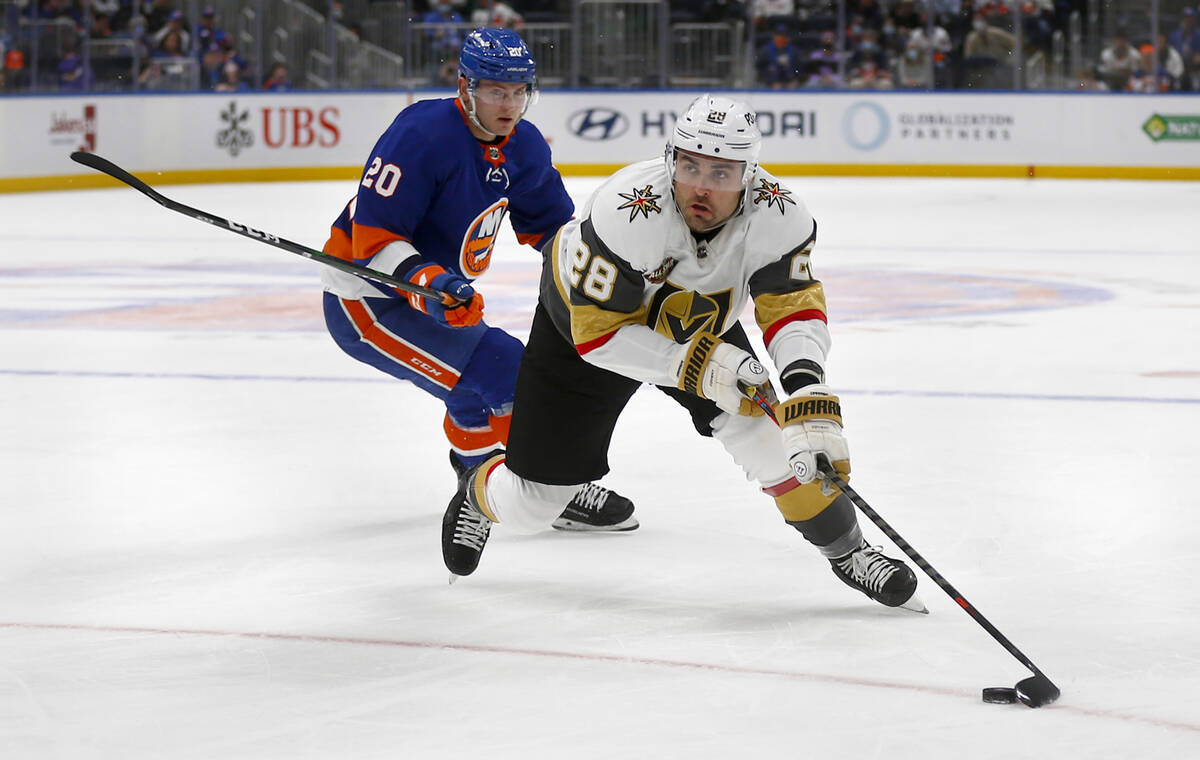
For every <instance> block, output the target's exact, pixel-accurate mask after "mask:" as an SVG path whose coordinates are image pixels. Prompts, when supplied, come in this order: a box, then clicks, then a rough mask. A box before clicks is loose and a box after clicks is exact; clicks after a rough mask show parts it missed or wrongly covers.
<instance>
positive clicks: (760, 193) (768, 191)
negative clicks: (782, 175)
mask: <svg viewBox="0 0 1200 760" xmlns="http://www.w3.org/2000/svg"><path fill="white" fill-rule="evenodd" d="M791 196H792V191H791V190H785V189H783V188H782V187H780V186H779V183H778V182H767V181H766V180H765V179H763V178H761V177H760V178H759V180H758V187H756V188H754V202H755V203H756V204H757V203H763V202H766V204H767V208H771V207H772V206H774V205H777V204H778V206H779V213H780V214H782V213H784V211H785V209H784V207H783V204H785V203H790V204H792V205H793V206H795V205H796V202H795V201H794V200H792V198H791Z"/></svg>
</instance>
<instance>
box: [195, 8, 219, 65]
mask: <svg viewBox="0 0 1200 760" xmlns="http://www.w3.org/2000/svg"><path fill="white" fill-rule="evenodd" d="M219 31H221V30H220V29H219V28H218V27H217V11H216V9H215V8H213V7H212V6H211V5H208V6H205V8H204V10H203V11H201V13H200V23H199V24H198V25H197V26H196V50H197V52H199V53H200V56H201V57H203V56H204V53H205V52H206V51H207V50H208V49H209V48H210V47H211V46H212V44H213V43H214V42H215V41H216V40H215V36H216V34H217V32H219Z"/></svg>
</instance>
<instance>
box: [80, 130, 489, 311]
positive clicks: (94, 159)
mask: <svg viewBox="0 0 1200 760" xmlns="http://www.w3.org/2000/svg"><path fill="white" fill-rule="evenodd" d="M71 160H72V161H74V162H75V163H78V164H83V165H84V166H87V167H89V168H91V169H95V170H96V171H98V172H102V173H104V174H107V175H108V176H110V177H112V178H114V179H118V180H120V181H122V182H124V183H125V184H126V185H129V186H130V187H132V188H133V189H134V190H137V191H138V192H140V193H142V194H143V195H145V196H147V197H149V198H150V199H151V200H152V201H154V202H155V203H158V204H159V205H160V206H164V207H166V208H169V209H171V210H172V211H177V212H179V213H180V214H184V215H186V216H190V217H191V218H193V219H198V220H200V221H201V222H206V223H208V224H211V225H213V226H214V227H220V228H222V229H226V230H229V231H230V232H236V233H237V234H239V235H244V236H245V237H248V238H250V239H252V240H257V241H258V242H260V243H266V244H267V245H273V246H275V247H276V248H282V249H283V250H285V251H287V252H289V253H294V254H297V255H299V256H303V257H304V258H306V259H312V260H313V261H318V262H320V263H322V264H324V265H326V266H330V267H333V268H334V269H340V270H341V271H343V272H347V273H349V274H352V275H355V276H356V277H362V278H363V279H364V280H371V281H373V282H378V283H382V284H384V285H388V286H390V287H393V288H395V289H396V290H400V291H403V292H405V293H410V294H413V295H416V296H421V297H423V298H427V299H430V300H431V301H433V302H435V303H438V304H444V305H445V307H446V308H447V309H450V310H453V309H456V308H457V307H461V306H463V305H464V304H466V303H467V302H468V301H470V300H471V298H470V296H468V297H467V298H466V299H465V300H464V299H461V298H456V297H455V296H453V295H451V294H449V293H446V292H445V291H442V290H437V289H435V288H430V287H424V286H422V285H417V284H415V283H413V282H410V281H408V280H404V279H401V278H399V277H393V276H392V275H390V274H385V273H384V272H376V271H375V270H374V269H368V268H367V267H364V266H360V265H358V264H355V263H353V262H350V261H343V260H342V259H339V258H337V257H336V256H330V255H329V254H327V253H323V252H321V251H318V250H315V249H312V248H309V247H307V246H303V245H300V244H299V243H293V242H292V241H290V240H287V239H285V238H281V237H279V236H277V235H272V234H271V233H269V232H263V231H262V230H256V229H254V228H253V227H247V226H245V225H243V224H238V223H237V222H235V221H232V220H230V219H222V218H221V217H219V216H216V215H214V214H210V213H208V212H207V211H200V210H199V209H194V208H192V207H191V206H187V205H184V204H182V203H179V202H178V201H173V200H171V199H170V198H168V197H166V196H165V195H163V194H162V193H160V192H158V191H157V190H155V189H154V188H152V187H150V186H149V185H147V184H146V183H145V182H143V181H142V180H140V179H138V178H137V177H135V176H133V175H132V174H130V173H129V172H127V171H125V170H124V169H122V168H121V167H119V166H117V165H116V164H114V163H113V162H112V161H109V160H108V159H106V158H101V157H100V156H97V155H96V154H95V153H85V152H83V151H76V152H74V153H72V154H71ZM467 289H468V290H470V288H469V286H468V288H467ZM471 293H472V295H473V294H474V291H473V290H472V291H471ZM481 306H482V304H481ZM476 321H478V320H476Z"/></svg>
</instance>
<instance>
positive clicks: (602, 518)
mask: <svg viewBox="0 0 1200 760" xmlns="http://www.w3.org/2000/svg"><path fill="white" fill-rule="evenodd" d="M501 453H503V452H502V450H500V449H494V450H492V451H489V452H488V453H487V454H486V455H485V456H487V457H491V456H492V455H493V454H501ZM450 466H451V467H452V468H454V474H455V475H456V476H458V477H459V478H461V477H462V476H463V473H464V472H466V468H465V467H463V464H462V462H461V461H460V460H459V458H458V455H457V454H455V453H454V452H453V451H451V452H450ZM639 525H640V523H639V522H638V520H637V518H636V517H634V516H633V502H632V501H630V500H629V499H627V498H625V497H624V496H622V495H621V494H619V493H617V492H616V491H612V490H610V489H608V488H605V487H603V486H598V485H596V484H595V483H587V484H585V485H584V486H583V488H581V489H579V493H577V494H575V497H574V498H572V499H571V503H570V504H568V505H567V508H566V509H564V510H563V513H562V514H561V515H559V516H558V518H556V519H555V520H554V523H553V527H554V528H556V529H557V530H569V531H577V532H580V533H587V532H594V533H601V532H606V533H618V532H624V531H630V530H637V528H638V526H639Z"/></svg>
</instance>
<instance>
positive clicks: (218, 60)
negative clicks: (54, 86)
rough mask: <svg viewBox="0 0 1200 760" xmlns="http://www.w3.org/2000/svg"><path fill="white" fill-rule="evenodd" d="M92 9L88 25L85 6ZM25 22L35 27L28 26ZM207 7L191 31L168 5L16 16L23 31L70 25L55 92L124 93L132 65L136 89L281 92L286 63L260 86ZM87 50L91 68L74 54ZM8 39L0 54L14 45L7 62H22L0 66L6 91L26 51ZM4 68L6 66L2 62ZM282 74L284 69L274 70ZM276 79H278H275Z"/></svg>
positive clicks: (63, 2)
mask: <svg viewBox="0 0 1200 760" xmlns="http://www.w3.org/2000/svg"><path fill="white" fill-rule="evenodd" d="M86 6H90V9H91V20H90V21H91V23H90V26H89V24H88V19H87V18H86V11H85V7H86ZM30 22H41V24H38V23H30ZM219 22H220V19H218V18H217V13H216V11H215V9H214V8H212V7H211V6H206V7H204V8H203V9H202V10H201V12H200V16H199V22H198V24H197V25H196V28H195V29H191V28H190V27H189V24H188V22H187V19H186V18H185V16H184V12H183V11H182V10H181V9H180V8H178V7H175V5H174V3H173V2H172V0H145V1H144V2H139V1H138V0H40V1H39V0H29V2H28V3H27V4H26V5H25V6H24V8H23V9H22V11H21V22H20V24H19V26H20V27H21V28H27V29H31V30H33V31H32V32H31V33H32V34H37V33H38V31H37V30H38V29H40V28H42V26H44V25H47V24H53V25H56V26H57V25H66V26H68V27H70V26H73V28H74V33H73V34H67V35H65V36H64V37H63V38H62V39H61V42H60V45H61V48H60V49H59V50H57V51H50V52H51V53H57V54H58V59H57V66H56V72H57V78H58V89H59V90H60V91H62V92H78V91H83V90H85V89H93V88H95V87H97V85H98V84H100V85H103V84H104V83H108V84H109V85H110V86H109V89H114V88H120V89H130V88H129V87H127V86H122V85H124V84H127V80H128V79H130V78H132V77H133V76H134V71H135V68H134V59H135V58H136V59H138V63H139V66H138V67H137V72H138V73H137V75H136V76H137V82H138V89H141V90H149V91H154V90H191V89H193V88H195V87H196V86H197V84H198V87H199V89H201V90H215V91H219V92H236V91H243V90H250V89H254V88H255V86H256V85H257V86H258V87H261V88H264V89H274V90H287V89H291V85H290V83H289V82H288V79H287V67H286V64H280V65H279V66H276V67H275V68H272V69H271V73H270V74H269V75H268V76H267V77H265V78H264V81H263V82H261V83H255V82H254V81H253V71H252V68H251V66H250V62H249V61H248V60H247V59H246V57H244V56H243V55H242V54H241V53H240V52H239V51H238V49H237V45H236V41H235V40H234V38H233V36H232V35H230V34H228V33H227V32H225V31H224V30H223V29H222V28H221V26H220V23H219ZM85 39H86V40H88V41H89V43H92V44H91V51H92V55H91V61H90V62H91V65H90V66H88V65H86V63H85V59H84V57H83V56H82V55H81V54H80V47H81V45H82V43H83V42H84V40H85ZM13 42H14V40H12V39H11V36H10V37H9V39H0V47H6V46H12V49H11V50H10V51H9V55H10V56H11V54H13V53H16V54H18V55H19V56H20V61H18V62H17V63H19V65H14V66H12V67H8V66H6V69H8V70H7V71H6V73H7V74H8V76H7V77H6V89H8V90H10V91H11V90H14V89H18V88H19V87H20V85H21V84H26V85H27V83H25V82H22V81H21V77H20V74H21V72H22V71H23V70H24V69H25V68H26V62H25V60H24V51H22V50H21V49H20V48H19V47H18V46H16V45H13ZM6 63H7V61H6ZM280 67H282V68H280ZM281 72H282V73H281Z"/></svg>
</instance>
